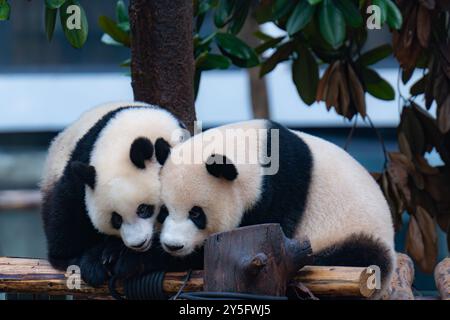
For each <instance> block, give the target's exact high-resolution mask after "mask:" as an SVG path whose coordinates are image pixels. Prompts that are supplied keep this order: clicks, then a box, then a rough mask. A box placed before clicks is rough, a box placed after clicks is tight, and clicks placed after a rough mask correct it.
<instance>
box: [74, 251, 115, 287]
mask: <svg viewBox="0 0 450 320" xmlns="http://www.w3.org/2000/svg"><path fill="white" fill-rule="evenodd" d="M79 267H80V272H81V278H82V279H83V281H84V282H86V283H87V284H89V285H90V286H93V287H99V286H101V285H103V284H105V283H106V280H108V277H109V275H108V271H107V269H106V268H105V266H104V264H103V262H102V259H101V248H94V249H92V250H89V251H88V252H86V253H85V254H84V255H83V256H82V257H81V258H80V262H79Z"/></svg>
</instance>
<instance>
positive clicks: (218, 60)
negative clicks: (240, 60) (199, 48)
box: [195, 52, 231, 71]
mask: <svg viewBox="0 0 450 320" xmlns="http://www.w3.org/2000/svg"><path fill="white" fill-rule="evenodd" d="M230 65H231V61H230V59H228V58H227V57H224V56H222V55H219V54H211V53H208V52H204V53H202V54H201V55H200V56H199V57H198V58H197V60H196V62H195V67H196V68H197V69H199V70H202V71H206V70H213V69H228V68H229V67H230Z"/></svg>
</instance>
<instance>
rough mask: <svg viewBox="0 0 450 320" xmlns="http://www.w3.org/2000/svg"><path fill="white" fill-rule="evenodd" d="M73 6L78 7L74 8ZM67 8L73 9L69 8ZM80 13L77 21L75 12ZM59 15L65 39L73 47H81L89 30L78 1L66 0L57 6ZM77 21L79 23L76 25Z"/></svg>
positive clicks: (84, 13) (84, 14)
mask: <svg viewBox="0 0 450 320" xmlns="http://www.w3.org/2000/svg"><path fill="white" fill-rule="evenodd" d="M73 6H76V7H78V10H75V9H74V8H75V7H73ZM68 9H74V10H69V12H67V10H68ZM78 12H79V13H80V17H79V21H77V16H76V13H78ZM59 16H60V21H61V27H62V29H63V30H64V34H65V36H66V39H67V40H68V41H69V43H70V44H71V45H72V47H74V48H77V49H79V48H81V47H82V46H83V45H84V43H85V42H86V40H87V35H88V31H89V26H88V21H87V18H86V12H85V11H84V9H83V7H82V6H81V5H80V3H79V2H78V1H76V0H67V1H65V2H64V4H63V5H62V6H61V7H60V8H59ZM78 23H79V25H78Z"/></svg>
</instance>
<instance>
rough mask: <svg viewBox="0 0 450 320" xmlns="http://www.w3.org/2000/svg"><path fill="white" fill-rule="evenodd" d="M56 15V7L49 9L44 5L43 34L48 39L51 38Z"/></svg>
mask: <svg viewBox="0 0 450 320" xmlns="http://www.w3.org/2000/svg"><path fill="white" fill-rule="evenodd" d="M57 15H58V9H51V8H48V7H45V17H44V20H45V34H46V35H47V39H48V41H51V40H52V38H53V32H54V31H55V25H56V16H57Z"/></svg>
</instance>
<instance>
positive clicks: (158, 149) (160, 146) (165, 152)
mask: <svg viewBox="0 0 450 320" xmlns="http://www.w3.org/2000/svg"><path fill="white" fill-rule="evenodd" d="M170 148H171V146H170V144H169V143H168V142H167V141H166V140H164V139H163V138H158V139H156V142H155V155H156V160H158V162H159V164H160V165H163V164H164V163H165V162H166V160H167V157H169V154H170Z"/></svg>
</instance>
